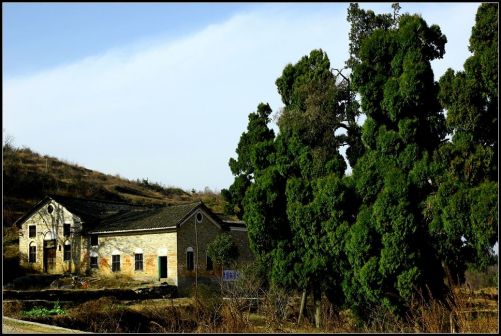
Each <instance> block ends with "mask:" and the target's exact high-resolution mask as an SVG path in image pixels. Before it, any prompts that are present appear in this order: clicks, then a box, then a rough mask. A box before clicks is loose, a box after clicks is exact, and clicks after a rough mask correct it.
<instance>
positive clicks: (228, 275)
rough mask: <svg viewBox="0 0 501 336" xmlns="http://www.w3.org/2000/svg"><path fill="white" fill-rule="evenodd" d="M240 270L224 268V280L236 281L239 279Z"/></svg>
mask: <svg viewBox="0 0 501 336" xmlns="http://www.w3.org/2000/svg"><path fill="white" fill-rule="evenodd" d="M238 276H239V274H238V272H237V271H234V270H224V271H223V281H235V280H237V279H238Z"/></svg>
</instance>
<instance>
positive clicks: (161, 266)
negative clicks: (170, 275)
mask: <svg viewBox="0 0 501 336" xmlns="http://www.w3.org/2000/svg"><path fill="white" fill-rule="evenodd" d="M158 277H159V278H167V257H166V256H165V257H158Z"/></svg>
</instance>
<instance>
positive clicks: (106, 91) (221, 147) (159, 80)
mask: <svg viewBox="0 0 501 336" xmlns="http://www.w3.org/2000/svg"><path fill="white" fill-rule="evenodd" d="M458 6H459V5H458ZM305 8H306V7H304V8H303V7H301V6H297V7H293V8H292V9H291V8H290V7H288V6H284V5H281V4H275V5H263V6H262V7H261V9H260V10H257V11H253V12H247V13H242V14H240V15H237V16H234V17H233V18H231V19H230V20H228V21H226V22H223V23H220V24H214V25H211V26H208V27H207V28H205V29H204V30H202V31H199V32H197V33H195V34H192V35H190V36H186V37H182V38H178V39H177V40H155V41H149V42H148V43H136V44H131V45H130V46H127V47H124V48H122V49H114V50H110V51H109V52H107V53H104V54H102V55H96V56H93V57H89V58H86V59H83V60H81V61H79V62H76V63H73V64H66V65H62V66H59V67H57V68H54V69H49V70H46V71H43V72H40V73H37V74H33V75H31V76H27V77H19V78H14V79H9V80H6V81H4V92H3V95H4V97H3V98H4V102H3V111H4V120H3V121H4V128H5V129H6V131H7V133H9V134H12V135H13V136H14V137H15V139H16V143H17V144H20V145H26V146H29V147H31V148H33V149H34V150H36V151H39V152H41V153H43V154H49V155H54V156H57V157H60V158H63V159H67V160H70V161H73V162H78V163H79V164H81V165H83V166H85V167H88V168H90V169H96V170H99V171H102V172H105V173H112V174H116V173H119V174H120V175H121V176H125V177H128V178H143V177H144V178H146V177H147V178H149V180H150V181H158V182H162V183H164V184H167V185H174V186H180V187H182V188H185V189H191V188H192V187H194V188H196V189H203V188H204V187H205V186H209V187H210V188H214V189H220V188H224V187H227V186H229V184H231V182H232V176H231V173H230V170H229V168H228V165H227V162H228V160H229V158H230V157H232V156H235V152H234V151H235V148H236V145H237V143H238V140H239V138H240V134H241V133H242V132H243V131H244V130H245V128H246V126H247V116H248V114H249V113H250V112H252V111H254V110H255V109H256V107H257V105H258V103H259V102H261V101H264V102H269V103H270V105H271V106H272V108H273V110H274V111H275V110H277V109H278V108H279V107H280V106H281V101H280V98H279V96H278V94H277V92H276V87H275V80H276V78H277V77H279V76H280V74H281V71H282V69H283V67H284V66H285V65H286V64H287V63H294V62H296V61H298V59H299V58H300V57H302V56H303V55H306V54H308V53H309V52H310V51H311V50H312V49H314V48H322V49H323V50H325V51H326V52H327V53H328V55H329V57H330V59H331V64H332V66H335V67H342V66H343V65H344V61H345V60H346V58H347V50H348V23H347V22H346V4H343V5H339V4H332V5H331V6H323V7H322V10H321V11H317V12H316V11H312V10H311V8H312V7H308V8H309V10H304V9H305ZM404 9H405V7H404ZM464 12H465V13H463V10H458V11H457V12H454V13H457V14H461V15H463V14H465V15H470V16H471V13H470V12H469V9H468V10H466V11H464ZM423 16H424V18H425V19H427V16H426V15H425V13H423ZM456 19H457V18H456ZM437 22H438V23H440V22H439V21H437ZM447 24H449V25H451V26H452V27H454V25H455V24H457V22H448V23H447ZM463 25H469V28H468V29H467V31H468V32H467V33H466V34H467V36H469V31H470V29H471V24H469V23H468V22H467V20H466V21H463ZM452 29H453V30H454V28H452ZM443 31H444V32H445V27H444V28H443ZM448 37H449V36H448ZM75 43H78V41H76V42H75ZM463 62H464V57H463V59H462V60H461V61H460V63H461V65H462V63H463Z"/></svg>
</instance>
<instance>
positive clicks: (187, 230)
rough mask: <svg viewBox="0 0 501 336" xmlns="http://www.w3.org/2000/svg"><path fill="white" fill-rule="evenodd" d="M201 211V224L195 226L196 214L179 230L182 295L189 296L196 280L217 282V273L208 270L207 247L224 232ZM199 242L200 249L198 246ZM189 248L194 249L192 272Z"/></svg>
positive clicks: (178, 244) (179, 270) (179, 272)
mask: <svg viewBox="0 0 501 336" xmlns="http://www.w3.org/2000/svg"><path fill="white" fill-rule="evenodd" d="M199 211H200V212H201V213H202V221H201V223H196V225H195V219H196V213H197V212H195V213H194V214H192V216H190V217H189V218H187V219H186V220H185V221H184V222H183V223H181V226H180V227H179V229H178V237H177V239H178V243H177V253H178V255H179V258H178V260H179V261H178V274H179V283H178V286H179V290H180V293H182V294H188V292H189V290H190V289H191V287H192V286H193V284H194V283H195V280H197V281H199V282H201V283H210V282H211V281H215V280H216V274H215V271H214V270H207V245H208V244H209V243H210V242H211V241H213V240H214V239H215V238H216V237H217V235H218V234H220V233H221V232H223V231H222V230H221V229H220V228H219V227H218V224H216V223H215V222H214V221H213V220H212V218H210V217H209V216H208V215H207V213H205V211H203V210H199ZM195 226H196V235H195ZM197 242H198V248H197V244H196V243H197ZM189 247H191V248H193V261H194V269H193V270H192V271H189V270H187V254H186V252H187V249H188V248H189ZM197 251H198V254H197ZM197 261H198V262H197ZM214 266H215V265H214ZM195 268H196V270H195ZM196 277H197V279H196Z"/></svg>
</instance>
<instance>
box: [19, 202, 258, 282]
mask: <svg viewBox="0 0 501 336" xmlns="http://www.w3.org/2000/svg"><path fill="white" fill-rule="evenodd" d="M16 225H17V226H18V227H19V252H20V263H21V265H22V266H24V267H26V268H29V269H32V270H34V271H39V272H44V273H52V274H62V273H82V274H84V273H93V272H99V273H102V274H112V273H121V274H127V275H130V276H132V277H133V278H136V279H141V280H147V281H151V282H158V281H161V282H167V283H169V284H172V285H176V286H178V287H179V288H189V287H191V284H192V283H193V282H194V281H195V277H196V279H197V281H201V282H203V281H208V280H210V279H214V278H216V277H217V276H218V275H219V274H220V273H219V272H220V271H218V272H217V273H216V265H214V264H213V263H212V261H211V260H210V258H209V257H208V256H207V245H208V244H209V243H210V242H211V241H213V240H214V239H215V238H216V237H217V236H218V235H219V234H221V233H223V232H228V233H230V234H231V236H232V238H233V239H234V242H235V243H236V245H237V246H238V250H239V257H238V259H237V264H240V265H242V264H244V263H246V262H249V261H252V260H253V255H252V253H251V251H250V249H249V243H248V237H247V230H246V228H245V225H244V223H243V222H229V221H224V220H222V219H221V218H219V217H218V216H217V215H216V214H214V213H213V212H212V211H211V210H210V209H209V208H207V207H206V206H205V205H204V204H203V203H202V202H196V203H190V204H183V205H175V206H145V205H133V204H127V203H118V202H109V201H101V200H90V199H78V198H70V197H62V196H47V197H45V198H44V199H43V200H42V201H40V202H39V203H38V204H36V205H35V206H34V207H33V208H32V209H31V210H30V211H29V212H28V213H26V214H25V215H24V216H23V217H21V218H20V219H18V221H17V222H16Z"/></svg>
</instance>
